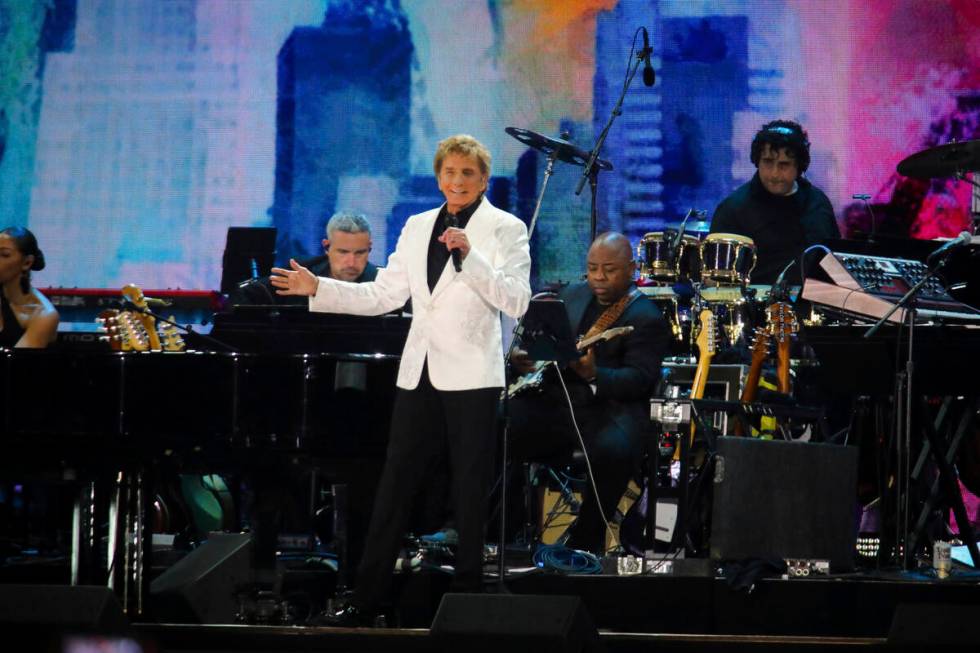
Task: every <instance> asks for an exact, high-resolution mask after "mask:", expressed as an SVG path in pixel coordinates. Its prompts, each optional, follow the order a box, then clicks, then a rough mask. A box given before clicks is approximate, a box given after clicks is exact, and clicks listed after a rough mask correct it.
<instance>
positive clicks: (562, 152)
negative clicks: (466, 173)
mask: <svg viewBox="0 0 980 653" xmlns="http://www.w3.org/2000/svg"><path fill="white" fill-rule="evenodd" d="M504 131H505V132H507V133H508V134H510V135H511V136H513V137H514V138H516V139H517V140H519V141H520V142H522V143H524V144H525V145H527V146H528V147H530V148H533V149H535V150H538V151H539V152H544V153H545V154H547V155H548V156H551V155H552V153H555V158H556V159H558V160H559V161H564V162H565V163H571V164H572V165H576V166H583V167H584V166H585V164H586V163H588V162H589V152H586V151H585V150H581V149H579V148H578V146H576V145H574V144H572V143H569V142H568V141H566V140H562V139H560V138H551V137H550V136H542V135H541V134H539V133H537V132H533V131H531V130H530V129H521V128H520V127H508V128H507V129H505V130H504ZM595 163H596V166H597V167H598V168H599V169H600V170H612V169H613V166H612V164H611V163H609V162H608V161H605V160H603V159H596V162H595Z"/></svg>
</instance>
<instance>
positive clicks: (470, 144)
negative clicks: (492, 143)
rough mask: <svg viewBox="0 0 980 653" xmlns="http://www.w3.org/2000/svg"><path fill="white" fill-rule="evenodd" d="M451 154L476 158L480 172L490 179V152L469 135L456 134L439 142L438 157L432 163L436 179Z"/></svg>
mask: <svg viewBox="0 0 980 653" xmlns="http://www.w3.org/2000/svg"><path fill="white" fill-rule="evenodd" d="M450 154H462V155H463V156H472V157H476V160H477V161H478V162H479V164H480V171H481V172H482V173H483V175H484V176H485V177H488V178H489V177H490V163H491V161H492V158H491V156H490V150H488V149H487V148H486V146H485V145H484V144H483V143H481V142H480V141H478V140H476V139H475V138H473V137H472V136H470V135H469V134H456V135H455V136H450V137H449V138H446V139H443V140H441V141H439V145H438V146H437V147H436V156H435V159H434V160H433V162H432V168H433V170H435V172H436V177H438V176H439V173H440V172H441V171H442V162H443V161H445V159H446V157H447V156H449V155H450Z"/></svg>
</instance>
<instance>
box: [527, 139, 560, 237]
mask: <svg viewBox="0 0 980 653" xmlns="http://www.w3.org/2000/svg"><path fill="white" fill-rule="evenodd" d="M562 138H567V136H566V135H565V134H562ZM557 159H558V150H552V151H551V154H549V155H548V164H547V165H546V166H545V167H544V179H543V180H542V181H541V191H540V192H539V193H538V202H537V204H535V205H534V213H533V214H532V215H531V225H530V226H529V227H528V228H527V241H528V242H531V236H533V235H534V227H535V225H537V223H538V213H540V212H541V201H542V200H543V199H544V191H545V189H547V188H548V181H549V180H550V179H551V173H552V172H553V171H554V168H555V161H556V160H557Z"/></svg>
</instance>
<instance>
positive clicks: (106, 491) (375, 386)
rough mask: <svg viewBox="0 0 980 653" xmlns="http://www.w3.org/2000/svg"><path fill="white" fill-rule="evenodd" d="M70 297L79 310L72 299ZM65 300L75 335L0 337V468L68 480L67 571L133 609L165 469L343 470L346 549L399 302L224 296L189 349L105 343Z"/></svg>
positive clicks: (277, 476)
mask: <svg viewBox="0 0 980 653" xmlns="http://www.w3.org/2000/svg"><path fill="white" fill-rule="evenodd" d="M106 293H108V294H110V295H111V294H112V291H106ZM148 295H149V293H148ZM94 296H95V295H89V296H87V297H86V298H85V302H89V301H91V300H92V297H94ZM99 301H101V300H99ZM75 307H76V308H78V309H79V310H80V311H84V312H85V316H86V318H87V317H89V316H88V313H90V312H91V311H90V310H88V309H86V308H85V307H84V306H83V305H82V302H76V305H75ZM66 308H67V309H68V310H66ZM61 310H62V317H63V321H64V322H65V325H64V330H65V332H66V333H69V334H71V336H72V337H70V338H65V339H62V340H61V341H60V342H59V343H58V344H57V345H55V346H52V347H51V348H49V349H47V350H0V432H2V439H3V442H4V447H5V451H6V452H7V453H6V455H5V456H3V457H0V460H2V462H0V474H2V477H0V478H5V479H11V478H24V477H25V476H33V477H37V476H42V477H44V478H46V479H49V480H50V479H57V480H59V482H64V481H70V482H72V483H73V484H75V485H77V487H78V495H77V499H76V500H75V507H74V514H73V517H72V520H73V523H74V524H75V526H74V529H73V533H72V540H73V541H72V546H71V570H70V573H71V582H73V583H105V582H106V578H107V576H108V583H109V584H110V585H111V586H113V587H114V589H115V590H116V592H117V595H118V596H119V598H120V599H121V602H122V604H123V606H124V608H125V609H126V610H127V612H129V613H130V615H131V616H136V615H142V614H144V612H145V611H146V609H147V603H146V601H147V598H148V583H149V570H150V565H151V556H152V547H150V546H149V545H148V543H149V542H150V541H151V539H152V531H153V524H152V523H151V521H152V515H153V511H154V505H153V503H154V498H155V495H156V490H155V488H156V486H157V484H158V482H159V481H160V480H161V478H162V477H164V476H165V475H166V474H168V473H176V472H179V473H188V472H215V473H223V474H229V475H234V476H235V477H236V478H243V479H244V482H245V483H246V484H251V485H252V486H253V487H255V488H263V489H267V488H269V487H271V486H274V485H275V484H277V483H280V482H283V483H285V482H287V481H289V480H290V479H293V478H296V477H299V476H300V475H302V474H307V475H308V474H309V473H310V472H311V471H312V472H314V474H315V476H314V479H313V480H314V482H316V480H317V477H319V482H320V483H321V485H322V484H323V483H324V479H326V482H329V483H335V484H344V485H346V486H347V489H348V492H347V497H348V502H349V505H348V511H347V512H348V516H349V522H350V523H349V524H348V533H349V537H350V541H349V542H348V546H349V551H348V553H349V554H350V555H351V557H352V558H356V556H357V554H358V551H359V548H360V539H361V538H362V537H363V536H362V533H363V531H364V530H366V523H362V522H364V521H365V520H366V516H367V514H369V510H370V505H371V499H372V497H373V492H374V486H375V483H376V478H377V475H378V474H379V473H380V466H381V462H382V460H383V456H384V451H385V447H386V444H387V434H388V427H389V422H390V418H391V407H392V403H393V398H394V393H395V378H396V374H397V367H398V362H399V356H398V354H399V352H400V351H401V348H402V345H403V343H404V340H405V337H406V335H407V332H408V327H409V324H410V321H411V317H410V316H407V315H401V314H398V315H385V316H380V317H376V318H364V317H352V316H339V315H321V314H310V313H309V312H308V311H307V310H306V308H305V307H296V306H272V307H255V306H247V307H240V308H237V309H236V308H233V307H232V308H229V309H227V310H226V311H224V312H221V313H218V314H217V315H215V316H214V317H213V324H212V323H210V322H211V319H212V318H211V316H210V315H207V316H205V317H203V319H201V320H200V321H201V322H209V323H207V324H201V323H198V324H193V325H192V328H191V331H192V333H189V334H186V335H185V341H186V343H187V345H188V346H187V349H186V350H185V351H179V352H175V351H113V350H112V349H110V348H109V346H108V345H107V344H105V343H102V342H100V341H99V337H98V333H97V331H96V325H95V323H94V322H92V323H91V326H89V327H85V326H83V323H82V322H81V321H73V320H72V319H71V318H72V317H73V316H74V314H73V312H72V310H71V308H69V307H66V306H64V305H62V307H61ZM164 310H165V311H166V312H167V313H168V314H169V313H176V316H177V317H178V320H177V321H178V322H179V321H180V319H179V318H180V317H187V316H188V315H190V313H188V312H187V311H184V312H183V313H182V312H181V310H182V306H181V304H180V303H179V301H174V302H173V304H172V305H171V306H168V307H166V309H164ZM195 310H196V309H195ZM66 317H67V318H68V319H67V320H66V319H65V318H66ZM161 317H162V316H161ZM314 489H315V488H311V490H310V493H311V495H312V492H313V490H314ZM99 496H101V497H105V498H107V499H108V505H107V506H103V504H102V503H100V501H98V500H96V499H97V498H98V497H99ZM308 507H309V508H312V506H308ZM239 508H241V507H239ZM106 522H108V523H109V536H108V541H107V542H103V541H102V535H103V534H104V532H105V531H104V529H102V525H103V524H104V523H106ZM273 542H274V539H273ZM273 546H274V544H273Z"/></svg>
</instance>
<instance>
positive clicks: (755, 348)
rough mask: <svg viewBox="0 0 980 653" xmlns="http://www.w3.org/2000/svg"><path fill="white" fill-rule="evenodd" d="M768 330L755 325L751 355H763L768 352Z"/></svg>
mask: <svg viewBox="0 0 980 653" xmlns="http://www.w3.org/2000/svg"><path fill="white" fill-rule="evenodd" d="M769 338H770V334H769V331H768V330H767V329H765V328H763V327H757V328H756V330H755V338H754V339H753V340H752V356H753V357H755V356H762V357H765V356H766V355H767V354H768V353H769Z"/></svg>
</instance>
